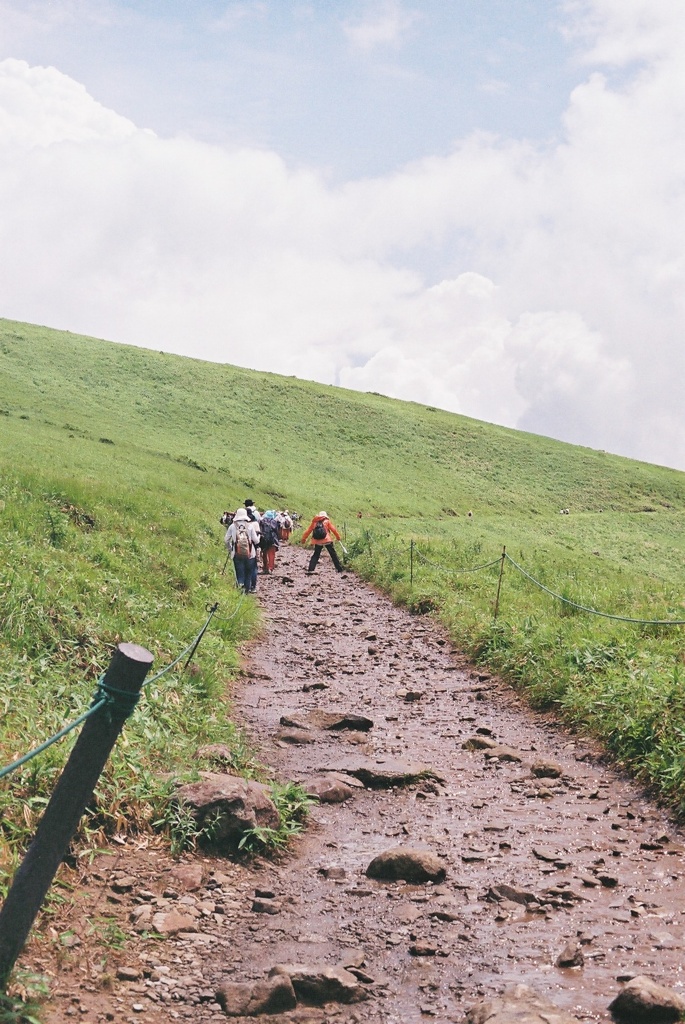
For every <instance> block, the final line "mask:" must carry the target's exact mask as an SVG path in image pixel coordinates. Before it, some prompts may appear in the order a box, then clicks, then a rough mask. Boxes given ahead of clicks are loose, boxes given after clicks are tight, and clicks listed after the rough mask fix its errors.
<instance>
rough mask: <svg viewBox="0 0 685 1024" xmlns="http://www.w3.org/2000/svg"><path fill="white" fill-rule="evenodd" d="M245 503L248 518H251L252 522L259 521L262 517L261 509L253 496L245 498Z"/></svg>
mask: <svg viewBox="0 0 685 1024" xmlns="http://www.w3.org/2000/svg"><path fill="white" fill-rule="evenodd" d="M244 505H245V511H246V512H247V518H248V519H249V520H250V522H251V523H258V522H259V521H260V520H261V518H262V517H261V513H260V511H259V509H258V508H256V506H255V503H254V501H253V500H252V498H245V501H244Z"/></svg>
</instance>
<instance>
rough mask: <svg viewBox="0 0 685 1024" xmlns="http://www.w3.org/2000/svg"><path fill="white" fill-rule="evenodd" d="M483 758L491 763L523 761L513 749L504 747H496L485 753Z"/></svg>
mask: <svg viewBox="0 0 685 1024" xmlns="http://www.w3.org/2000/svg"><path fill="white" fill-rule="evenodd" d="M485 756H486V757H487V758H490V759H491V760H493V761H511V762H515V763H517V762H519V761H522V760H523V756H522V755H521V754H520V753H519V752H518V750H514V748H513V747H506V746H504V745H499V744H498V745H496V746H494V747H491V748H490V749H489V750H486V751H485Z"/></svg>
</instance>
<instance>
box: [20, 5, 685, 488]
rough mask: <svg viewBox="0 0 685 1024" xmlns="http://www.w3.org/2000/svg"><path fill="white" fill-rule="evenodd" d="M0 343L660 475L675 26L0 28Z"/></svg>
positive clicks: (678, 91) (107, 17)
mask: <svg viewBox="0 0 685 1024" xmlns="http://www.w3.org/2000/svg"><path fill="white" fill-rule="evenodd" d="M0 316H3V317H7V318H10V319H17V320H25V321H28V322H30V323H38V324H44V325H47V326H50V327H55V328H60V329H65V330H71V331H74V332H78V333H83V334H88V335H93V336H95V337H100V338H106V339H108V340H111V341H117V342H125V343H129V344H133V345H141V346H144V347H146V348H152V349H158V350H161V351H166V352H175V353H179V354H183V355H188V356H193V357H197V358H202V359H209V360H213V361H217V362H227V363H233V364H237V365H241V366H248V367H252V368H255V369H259V370H270V371H273V372H275V373H280V374H285V375H296V376H298V377H302V378H306V379H311V380H317V381H320V382H322V383H328V384H335V385H339V386H342V387H346V388H354V389H358V390H362V391H376V392H380V393H382V394H386V395H390V396H391V397H395V398H402V399H407V400H411V401H416V402H421V403H424V404H427V405H433V406H437V407H440V408H444V409H448V410H451V411H453V412H458V413H463V414H465V415H468V416H473V417H476V418H478V419H482V420H487V421H489V422H493V423H499V424H503V425H505V426H509V427H515V428H517V429H520V430H527V431H532V432H534V433H539V434H545V435H548V436H551V437H555V438H558V439H560V440H564V441H570V442H572V443H575V444H581V445H586V446H588V447H591V448H595V449H603V450H607V451H611V452H616V453H618V454H622V455H627V456H630V457H632V458H637V459H642V460H645V461H648V462H655V463H659V464H662V465H667V466H671V467H675V468H678V469H685V411H684V407H683V393H684V392H685V387H684V385H685V372H684V371H685V345H684V344H683V332H684V330H685V4H684V3H683V0H516V2H512V0H0Z"/></svg>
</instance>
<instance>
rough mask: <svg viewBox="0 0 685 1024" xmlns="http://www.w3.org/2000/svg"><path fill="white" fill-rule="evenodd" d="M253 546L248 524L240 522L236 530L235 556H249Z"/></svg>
mask: <svg viewBox="0 0 685 1024" xmlns="http://www.w3.org/2000/svg"><path fill="white" fill-rule="evenodd" d="M251 547H252V545H251V543H250V535H249V533H248V532H247V524H246V523H238V524H237V525H236V530H235V557H236V558H249V557H250V548H251Z"/></svg>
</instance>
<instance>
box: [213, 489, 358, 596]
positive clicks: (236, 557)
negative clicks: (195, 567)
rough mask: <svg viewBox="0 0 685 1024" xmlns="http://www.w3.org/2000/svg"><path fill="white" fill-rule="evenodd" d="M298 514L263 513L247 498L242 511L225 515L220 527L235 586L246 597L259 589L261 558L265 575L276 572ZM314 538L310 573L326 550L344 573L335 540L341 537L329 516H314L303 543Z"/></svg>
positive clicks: (272, 511) (338, 569) (273, 510)
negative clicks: (278, 555)
mask: <svg viewBox="0 0 685 1024" xmlns="http://www.w3.org/2000/svg"><path fill="white" fill-rule="evenodd" d="M296 518H298V517H297V516H296V514H293V515H291V514H290V512H288V510H287V509H286V510H285V511H276V510H275V509H268V510H267V511H266V512H263V513H262V512H260V511H259V510H258V509H257V508H256V506H255V503H254V501H253V500H252V499H251V498H246V499H245V501H244V502H243V507H242V508H239V509H238V510H237V511H236V512H224V513H223V515H222V516H221V523H222V524H223V525H224V526H227V527H228V529H227V530H226V536H225V537H224V543H225V544H226V547H227V548H228V557H230V558H232V559H233V567H234V569H235V579H236V585H237V586H238V588H239V589H241V590H243V591H244V592H245V593H246V594H252V593H254V592H255V590H256V589H257V573H258V568H257V563H258V558H259V554H260V552H261V556H262V573H263V574H264V575H268V574H270V573H272V572H273V571H274V567H275V564H276V552H277V551H278V549H279V546H280V543H281V541H287V540H288V539H289V538H290V535H291V533H292V531H293V526H294V521H295V519H296ZM310 538H311V542H312V544H313V547H314V550H313V551H312V555H311V558H310V560H309V566H308V568H307V570H306V571H307V573H309V574H311V573H313V572H314V570H315V569H316V564H317V562H318V561H319V558H320V557H321V552H322V550H323V548H326V550H327V551H328V553H329V554H330V556H331V559H332V561H333V565H334V566H335V569H336V571H337V572H342V571H343V567H342V565H341V564H340V559H339V558H338V553H337V551H336V550H335V547H334V544H333V538H335V539H336V540H340V539H341V538H340V534H339V533H338V531H337V529H336V528H335V526H334V525H333V523H332V522H331V520H330V519H329V518H328V515H327V513H326V512H319V514H318V515H316V516H314V518H313V519H312V521H311V523H310V524H309V526H308V527H307V529H306V530H305V531H304V533H303V534H302V542H303V543H306V541H307V540H309V539H310Z"/></svg>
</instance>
